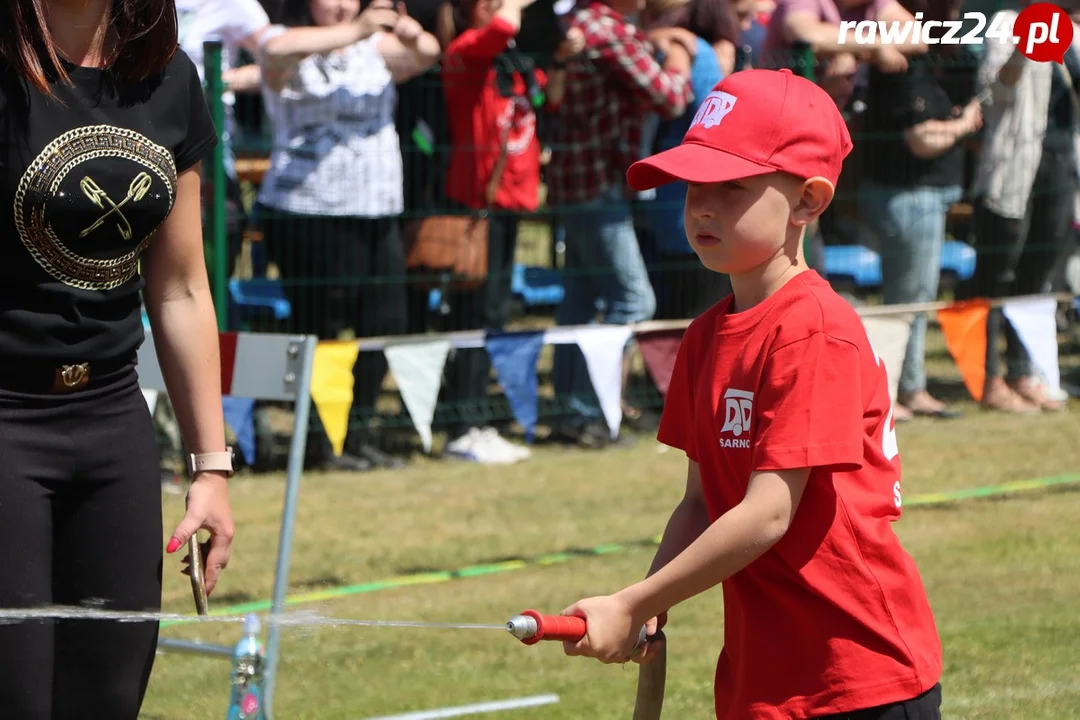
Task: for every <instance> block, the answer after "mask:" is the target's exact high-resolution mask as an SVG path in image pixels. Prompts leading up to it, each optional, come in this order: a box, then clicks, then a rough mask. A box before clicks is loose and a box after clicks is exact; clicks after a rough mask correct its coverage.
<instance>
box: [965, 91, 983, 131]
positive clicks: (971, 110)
mask: <svg viewBox="0 0 1080 720" xmlns="http://www.w3.org/2000/svg"><path fill="white" fill-rule="evenodd" d="M960 120H961V121H962V122H963V123H964V129H965V130H966V132H965V133H964V134H965V135H970V134H972V133H977V132H978V131H979V129H980V128H981V127H982V124H983V112H982V103H980V102H979V100H978V98H976V99H974V100H972V101H971V102H969V103H968V104H967V105H965V106H964V109H963V111H962V112H961V113H960Z"/></svg>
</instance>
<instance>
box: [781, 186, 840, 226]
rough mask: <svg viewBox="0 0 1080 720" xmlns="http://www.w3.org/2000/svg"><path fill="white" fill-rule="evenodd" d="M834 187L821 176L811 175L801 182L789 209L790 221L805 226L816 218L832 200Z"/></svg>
mask: <svg viewBox="0 0 1080 720" xmlns="http://www.w3.org/2000/svg"><path fill="white" fill-rule="evenodd" d="M835 193H836V188H835V187H833V184H832V183H831V182H829V181H828V180H826V179H825V178H823V177H812V178H810V179H809V180H807V181H805V182H804V183H803V184H802V188H801V191H800V193H799V197H798V198H796V201H795V205H794V207H793V208H792V211H791V222H793V223H794V224H796V225H799V226H806V225H809V224H810V223H812V222H813V221H814V220H816V219H817V218H818V217H819V216H820V215H821V213H823V212H825V208H827V207H829V203H831V202H832V199H833V195H834V194H835Z"/></svg>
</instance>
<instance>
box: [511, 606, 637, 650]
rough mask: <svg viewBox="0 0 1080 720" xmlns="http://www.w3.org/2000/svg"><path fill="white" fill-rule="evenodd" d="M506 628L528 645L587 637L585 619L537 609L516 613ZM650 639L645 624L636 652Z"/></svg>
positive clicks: (575, 640) (573, 640)
mask: <svg viewBox="0 0 1080 720" xmlns="http://www.w3.org/2000/svg"><path fill="white" fill-rule="evenodd" d="M506 630H507V632H509V633H510V634H511V635H513V636H514V637H516V638H517V639H518V640H520V641H521V642H523V643H524V644H526V645H535V644H536V643H538V642H540V641H541V640H563V641H570V642H578V641H579V640H581V638H583V637H585V619H584V618H579V617H575V616H572V615H541V614H540V613H538V612H537V611H535V610H526V611H525V612H523V613H521V614H520V615H515V616H514V617H512V618H510V620H509V621H508V622H507V623H506ZM647 639H648V632H647V630H646V628H645V626H644V625H642V626H641V632H640V633H639V634H638V642H637V645H635V646H634V653H635V654H636V653H637V652H638V651H640V650H641V649H642V648H643V647H645V641H646V640H647Z"/></svg>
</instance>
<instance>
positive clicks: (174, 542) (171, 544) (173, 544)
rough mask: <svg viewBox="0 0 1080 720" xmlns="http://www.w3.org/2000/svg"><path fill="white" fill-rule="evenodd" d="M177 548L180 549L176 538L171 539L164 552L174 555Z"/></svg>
mask: <svg viewBox="0 0 1080 720" xmlns="http://www.w3.org/2000/svg"><path fill="white" fill-rule="evenodd" d="M179 547H180V541H179V540H177V539H176V538H173V539H172V540H170V541H169V546H168V547H167V548H165V552H167V553H174V552H176V550H177V549H178V548H179Z"/></svg>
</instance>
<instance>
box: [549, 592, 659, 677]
mask: <svg viewBox="0 0 1080 720" xmlns="http://www.w3.org/2000/svg"><path fill="white" fill-rule="evenodd" d="M560 614H561V615H572V616H576V617H580V618H584V619H585V637H583V638H582V639H581V640H579V641H578V642H576V643H575V642H569V641H566V642H563V652H565V653H566V654H567V655H581V656H584V657H591V658H596V659H597V660H599V661H600V662H602V663H609V664H610V663H625V662H627V661H628V660H630V659H631V655H632V654H633V652H634V647H635V646H636V645H637V642H638V637H639V635H640V633H641V625H642V623H641V622H639V621H637V620H636V619H635V618H634V612H633V608H632V607H631V606H630V603H629V602H627V601H626V599H625V598H624V597H623V596H622V595H606V596H603V597H592V598H588V599H586V600H581V601H579V602H576V603H574V604H573V605H571V606H570V607H568V608H566V609H565V610H563V611H562V613H560Z"/></svg>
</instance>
